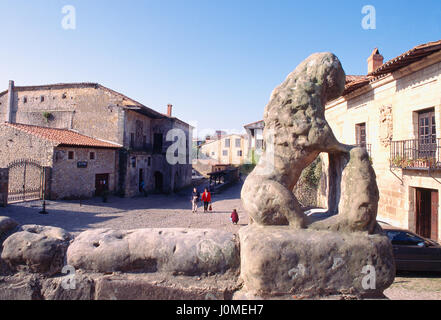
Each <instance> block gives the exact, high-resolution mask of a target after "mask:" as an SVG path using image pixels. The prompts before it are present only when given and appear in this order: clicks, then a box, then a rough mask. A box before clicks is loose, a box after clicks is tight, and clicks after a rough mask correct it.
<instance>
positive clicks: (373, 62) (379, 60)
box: [367, 48, 384, 74]
mask: <svg viewBox="0 0 441 320" xmlns="http://www.w3.org/2000/svg"><path fill="white" fill-rule="evenodd" d="M383 59H384V58H383V56H382V55H381V54H380V51H379V50H378V48H375V49H374V51H372V54H371V55H370V57H369V58H368V59H367V63H368V74H371V73H372V72H374V71H375V70H377V69H378V68H379V67H381V66H382V65H383Z"/></svg>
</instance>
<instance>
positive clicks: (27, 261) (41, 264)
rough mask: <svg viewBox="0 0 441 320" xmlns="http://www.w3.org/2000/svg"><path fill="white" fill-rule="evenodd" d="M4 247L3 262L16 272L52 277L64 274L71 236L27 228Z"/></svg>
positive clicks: (11, 237) (36, 226) (57, 231)
mask: <svg viewBox="0 0 441 320" xmlns="http://www.w3.org/2000/svg"><path fill="white" fill-rule="evenodd" d="M20 230H21V231H19V232H16V233H14V234H13V235H11V236H10V237H8V238H7V239H6V240H5V242H4V243H3V251H2V254H1V258H2V259H3V260H4V261H5V262H6V263H7V264H8V265H9V266H10V267H11V269H13V270H16V271H30V272H38V273H42V274H47V275H53V274H56V273H58V272H60V271H61V269H62V268H63V266H64V258H65V254H66V250H67V247H68V245H69V242H70V240H71V235H70V234H69V233H68V232H66V231H65V230H63V229H60V228H56V227H46V226H38V225H25V226H22V227H21V228H20Z"/></svg>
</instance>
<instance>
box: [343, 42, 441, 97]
mask: <svg viewBox="0 0 441 320" xmlns="http://www.w3.org/2000/svg"><path fill="white" fill-rule="evenodd" d="M375 50H378V49H375ZM375 50H374V52H375ZM440 50H441V40H439V41H434V42H429V43H425V44H422V45H419V46H416V47H414V48H412V49H411V50H409V51H407V52H405V53H403V54H401V55H399V56H398V57H396V58H394V59H392V60H389V61H388V62H386V63H384V64H383V65H381V66H380V67H378V68H377V69H376V70H375V71H373V72H371V73H370V74H368V75H367V76H346V86H345V91H344V92H343V96H345V95H347V94H349V93H351V92H352V91H355V90H357V89H358V88H361V87H364V86H365V85H367V84H369V83H370V82H373V81H375V80H376V79H378V78H381V77H382V76H385V75H387V74H390V73H392V72H394V71H397V70H398V69H400V68H404V67H406V66H408V65H410V64H411V63H414V62H417V61H419V60H421V59H423V58H425V57H427V56H429V55H431V54H432V53H434V52H436V51H440Z"/></svg>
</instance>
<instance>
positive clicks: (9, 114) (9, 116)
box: [6, 80, 14, 123]
mask: <svg viewBox="0 0 441 320" xmlns="http://www.w3.org/2000/svg"><path fill="white" fill-rule="evenodd" d="M13 107H14V81H12V80H9V88H8V105H7V108H6V121H7V122H9V123H12V108H13Z"/></svg>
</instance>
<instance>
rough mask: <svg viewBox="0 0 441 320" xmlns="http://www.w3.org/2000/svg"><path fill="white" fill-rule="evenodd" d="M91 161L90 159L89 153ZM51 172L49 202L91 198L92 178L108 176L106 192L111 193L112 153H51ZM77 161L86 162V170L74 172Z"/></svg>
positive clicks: (60, 150) (65, 149)
mask: <svg viewBox="0 0 441 320" xmlns="http://www.w3.org/2000/svg"><path fill="white" fill-rule="evenodd" d="M69 151H73V152H74V159H73V160H69V159H68V152H69ZM91 152H94V153H95V159H94V160H91V159H90V153H91ZM54 158H55V160H54V165H53V168H52V183H51V195H50V198H51V199H63V198H79V197H93V196H95V176H96V175H97V174H109V191H110V192H115V191H116V185H117V172H116V168H115V163H116V151H115V150H114V149H93V148H68V147H57V148H56V149H55V156H54ZM79 161H82V162H87V167H86V168H78V167H77V164H78V162H79Z"/></svg>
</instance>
